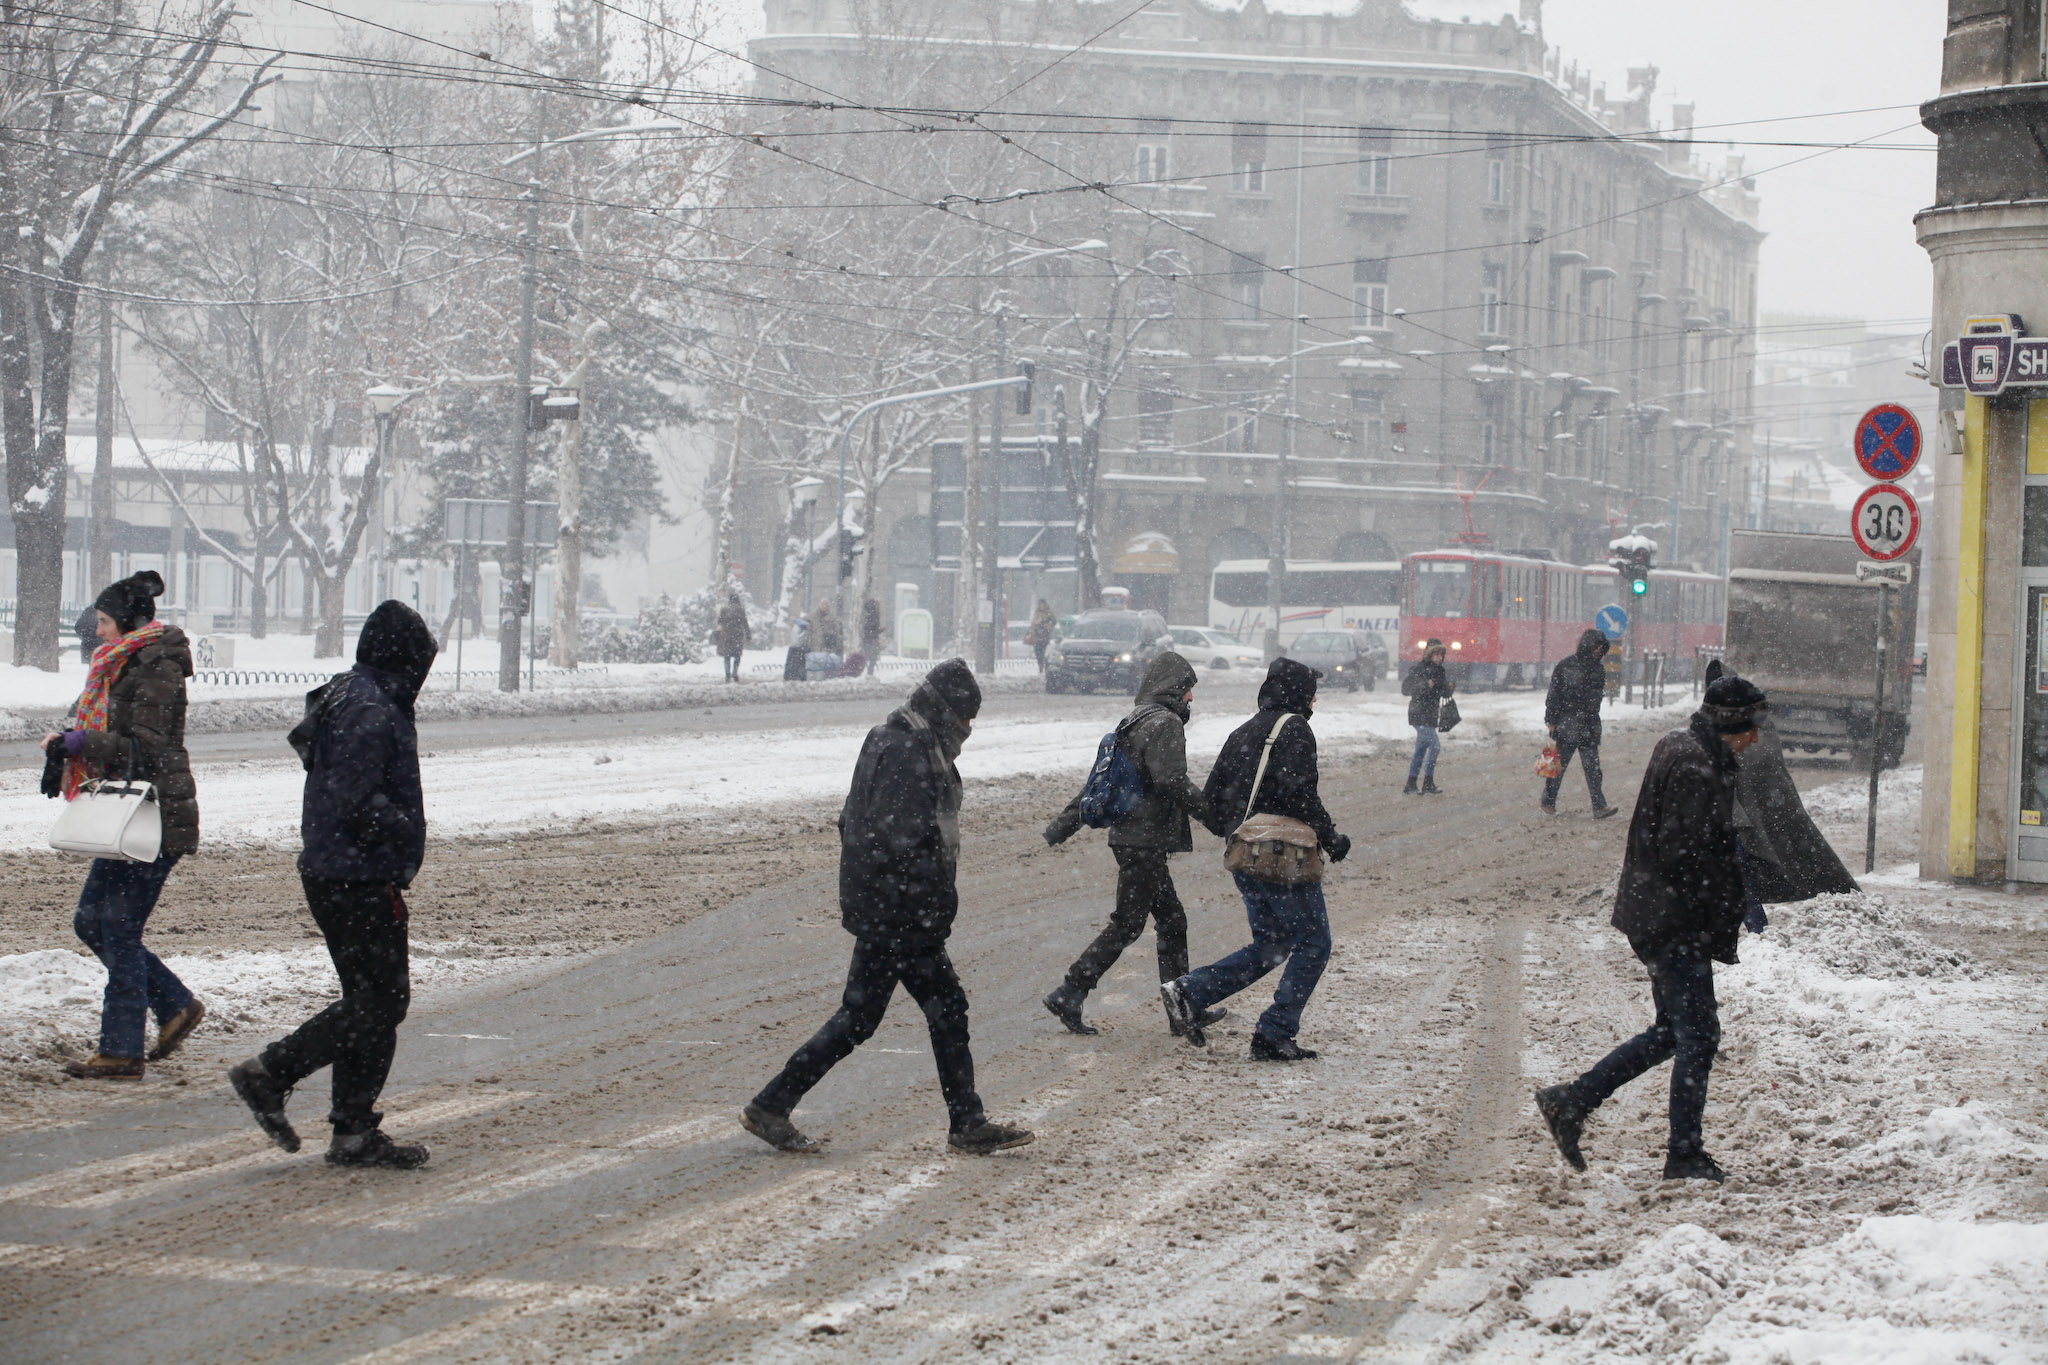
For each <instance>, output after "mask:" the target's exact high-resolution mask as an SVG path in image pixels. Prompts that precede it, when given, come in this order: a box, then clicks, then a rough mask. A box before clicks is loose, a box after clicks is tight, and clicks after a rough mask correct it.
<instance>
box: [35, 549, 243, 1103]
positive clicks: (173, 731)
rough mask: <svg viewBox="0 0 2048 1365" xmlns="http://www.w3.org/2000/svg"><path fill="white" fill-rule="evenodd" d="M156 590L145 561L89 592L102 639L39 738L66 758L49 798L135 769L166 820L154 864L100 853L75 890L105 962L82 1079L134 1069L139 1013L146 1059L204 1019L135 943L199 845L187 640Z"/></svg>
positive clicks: (71, 1066)
mask: <svg viewBox="0 0 2048 1365" xmlns="http://www.w3.org/2000/svg"><path fill="white" fill-rule="evenodd" d="M163 590H164V580H163V579H162V578H161V577H160V576H159V575H157V574H155V573H152V572H150V571H149V570H147V569H145V570H143V571H142V572H141V573H138V574H135V575H133V576H131V577H128V578H124V579H122V580H121V581H120V582H118V583H113V584H110V585H108V587H107V588H106V590H105V591H103V592H101V593H100V595H99V597H98V598H97V599H95V600H94V602H93V607H94V609H95V612H96V613H97V621H98V626H99V638H100V640H101V641H102V642H103V643H102V644H101V645H100V646H99V648H98V649H96V650H94V651H93V656H92V666H91V667H90V668H89V669H88V670H87V672H86V678H85V690H84V691H82V692H80V693H79V695H78V701H77V703H76V704H75V706H74V707H73V715H72V722H73V723H72V727H71V728H70V729H68V730H66V731H65V732H64V733H63V734H61V735H55V734H52V735H45V736H44V737H43V751H44V753H45V755H46V756H48V757H49V758H50V759H51V761H52V764H53V765H54V764H55V763H56V762H57V761H58V760H60V759H61V762H62V769H61V774H60V775H59V774H52V776H53V777H54V779H55V780H54V781H48V780H46V783H45V786H44V795H46V796H53V797H54V796H58V795H61V796H63V798H64V799H65V800H67V801H70V800H74V799H76V798H77V796H78V792H79V788H80V787H82V786H83V785H84V784H85V783H86V782H87V781H90V780H93V779H96V778H101V777H123V776H132V777H134V778H135V779H137V780H141V781H147V782H149V783H151V784H152V785H154V786H155V788H156V799H157V806H158V810H159V812H160V813H161V816H162V821H163V842H162V844H161V845H160V847H159V850H158V853H157V856H156V859H155V861H153V862H147V863H138V862H128V861H125V860H123V859H118V858H95V859H93V863H92V870H91V871H90V872H88V873H87V874H86V878H85V889H84V890H83V891H82V892H80V893H79V897H78V914H77V916H76V917H75V918H74V919H73V921H72V926H73V928H74V929H76V931H77V933H78V937H79V938H80V939H81V940H82V941H83V942H84V943H85V946H86V947H88V948H90V949H92V951H93V955H94V956H96V957H98V958H99V960H100V962H101V963H102V964H104V965H105V967H106V969H107V992H106V998H105V1001H104V1003H103V1004H102V1006H101V1008H100V1045H99V1051H98V1052H97V1053H95V1054H94V1055H93V1056H91V1057H89V1058H87V1059H86V1060H84V1061H82V1062H71V1063H68V1064H66V1066H65V1068H64V1070H65V1071H66V1072H67V1073H69V1074H70V1075H73V1076H77V1077H80V1078H82V1079H88V1080H139V1079H140V1078H141V1076H142V1069H143V1061H144V1056H143V1046H142V1043H143V1028H144V1016H145V1015H148V1014H152V1013H153V1014H155V1015H156V1018H157V1034H156V1047H155V1048H154V1049H153V1050H151V1051H150V1053H149V1054H148V1060H149V1061H161V1060H162V1059H163V1058H165V1057H168V1056H169V1055H170V1054H171V1053H173V1052H175V1051H177V1050H178V1047H179V1046H180V1045H181V1044H182V1043H184V1041H185V1039H186V1037H187V1036H189V1035H190V1034H191V1032H192V1030H193V1029H195V1028H197V1027H198V1026H199V1021H200V1020H202V1019H204V1018H205V1017H206V1006H205V1005H203V1004H201V1003H200V1001H199V999H198V998H197V997H196V996H194V995H193V994H192V992H191V991H189V990H187V989H186V988H185V983H184V982H182V981H180V980H178V978H177V976H176V975H174V974H173V973H172V971H171V969H170V968H168V967H166V966H165V965H164V964H163V963H162V961H160V960H159V959H158V958H157V956H156V954H154V953H152V952H150V951H149V949H147V948H145V947H143V946H142V931H143V928H144V926H145V925H147V924H148V923H149V916H150V912H151V911H153V910H155V909H156V902H157V897H158V896H160V895H161V894H162V893H163V889H164V879H165V878H167V877H169V876H170V874H171V869H172V868H173V867H175V866H177V863H178V860H179V859H180V858H182V857H184V856H185V855H186V854H188V853H192V852H196V851H197V850H198V848H199V796H198V788H197V787H196V786H195V785H194V783H193V781H192V760H191V759H190V758H189V757H188V756H187V755H186V753H185V679H187V678H189V677H191V676H192V647H191V643H190V641H188V640H187V639H186V638H185V632H184V631H182V630H179V629H178V628H177V627H176V626H166V625H164V624H163V623H162V622H160V621H158V620H157V619H156V599H157V598H158V597H160V596H162V595H163ZM131 766H132V767H133V769H134V771H133V772H132V774H131V773H130V772H129V769H130V767H131ZM53 786H54V787H55V788H56V790H52V789H51V788H52V787H53Z"/></svg>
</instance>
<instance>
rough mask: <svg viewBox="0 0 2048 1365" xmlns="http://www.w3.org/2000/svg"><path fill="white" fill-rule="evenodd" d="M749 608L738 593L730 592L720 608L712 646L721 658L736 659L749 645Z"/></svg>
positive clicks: (712, 635) (712, 634)
mask: <svg viewBox="0 0 2048 1365" xmlns="http://www.w3.org/2000/svg"><path fill="white" fill-rule="evenodd" d="M747 635H748V626H747V609H746V607H745V606H743V605H742V604H741V602H740V595H739V594H738V593H729V594H727V596H726V599H725V605H724V606H722V607H720V608H719V609H718V626H717V628H716V629H715V630H713V631H712V633H711V643H712V646H713V647H714V648H715V649H716V650H717V651H718V654H719V656H720V657H721V658H726V659H736V658H738V657H739V656H740V655H741V654H742V653H743V652H744V651H745V650H746V647H747Z"/></svg>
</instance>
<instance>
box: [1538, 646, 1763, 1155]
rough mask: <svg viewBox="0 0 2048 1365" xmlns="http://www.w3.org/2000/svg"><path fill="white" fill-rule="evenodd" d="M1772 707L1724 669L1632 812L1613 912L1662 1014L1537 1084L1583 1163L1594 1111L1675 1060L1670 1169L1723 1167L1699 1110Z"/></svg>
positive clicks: (1553, 1122) (1736, 926) (1546, 1117)
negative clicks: (1749, 779) (1564, 1078)
mask: <svg viewBox="0 0 2048 1365" xmlns="http://www.w3.org/2000/svg"><path fill="white" fill-rule="evenodd" d="M1764 706H1765V698H1764V694H1763V693H1762V692H1761V691H1759V690H1758V689H1757V688H1756V686H1755V685H1754V684H1752V683H1750V682H1747V681H1745V680H1744V679H1741V678H1734V677H1724V678H1720V679H1718V680H1717V681H1715V682H1714V683H1712V684H1711V685H1709V686H1708V688H1707V691H1706V695H1705V697H1704V698H1703V699H1702V701H1701V704H1700V709H1699V710H1698V711H1697V712H1695V713H1694V715H1693V717H1692V720H1691V722H1690V723H1689V724H1688V725H1687V726H1686V728H1685V729H1683V730H1673V731H1672V732H1671V733H1670V734H1667V735H1665V736H1664V738H1663V739H1661V740H1659V741H1658V742H1657V748H1656V750H1655V751H1654V752H1653V753H1652V754H1651V755H1650V766H1649V768H1648V769H1647V770H1646V771H1645V772H1644V773H1643V788H1642V791H1641V793H1640V794H1639V795H1638V796H1637V797H1636V811H1635V815H1634V817H1633V818H1632V819H1631V820H1630V821H1629V828H1628V851H1627V853H1626V855H1625V856H1624V857H1623V860H1622V864H1621V885H1620V887H1619V889H1618V890H1617V891H1616V893H1615V897H1614V917H1613V920H1612V923H1613V925H1614V927H1615V928H1617V929H1619V930H1621V932H1622V933H1623V934H1625V935H1627V936H1628V943H1629V947H1630V948H1631V949H1633V950H1634V951H1635V955H1636V957H1637V958H1638V959H1640V960H1641V961H1642V963H1643V965H1644V966H1645V967H1646V968H1648V970H1649V974H1650V995H1651V998H1652V999H1653V1000H1654V1001H1655V1002H1656V1007H1657V1018H1656V1021H1655V1022H1654V1023H1652V1024H1651V1025H1650V1027H1649V1028H1648V1029H1646V1030H1644V1031H1643V1032H1642V1033H1639V1034H1637V1035H1636V1036H1635V1037H1633V1038H1631V1039H1629V1040H1628V1041H1627V1042H1625V1043H1623V1044H1622V1045H1621V1046H1620V1047H1617V1048H1615V1049H1614V1051H1612V1052H1610V1053H1608V1054H1607V1056H1606V1057H1605V1058H1603V1059H1602V1060H1601V1061H1600V1062H1599V1063H1598V1064H1597V1065H1596V1066H1594V1067H1593V1069H1592V1070H1590V1071H1588V1072H1586V1073H1585V1074H1584V1075H1582V1076H1580V1077H1579V1078H1578V1079H1577V1080H1575V1081H1572V1082H1570V1083H1568V1084H1565V1085H1553V1086H1550V1087H1548V1088H1547V1089H1544V1090H1539V1091H1537V1092H1536V1107H1537V1110H1538V1111H1539V1112H1540V1113H1541V1114H1542V1115H1543V1121H1544V1124H1545V1125H1546V1126H1547V1127H1548V1128H1549V1129H1550V1135H1551V1138H1552V1139H1553V1140H1554V1141H1555V1142H1556V1143H1557V1148H1558V1151H1559V1152H1561V1153H1563V1155H1564V1159H1565V1160H1566V1161H1568V1162H1569V1163H1571V1166H1572V1168H1573V1169H1574V1170H1580V1171H1583V1170H1585V1169H1586V1159H1585V1157H1584V1155H1583V1154H1582V1153H1581V1152H1580V1150H1579V1143H1580V1139H1581V1138H1582V1136H1583V1135H1584V1130H1585V1124H1586V1117H1587V1116H1588V1115H1589V1114H1591V1113H1592V1112H1593V1111H1594V1110H1595V1109H1597V1108H1599V1107H1600V1105H1601V1104H1602V1103H1603V1102H1604V1101H1605V1100H1606V1099H1607V1097H1608V1096H1610V1095H1612V1094H1613V1093H1614V1092H1615V1091H1616V1090H1619V1089H1620V1088H1621V1087H1622V1086H1624V1085H1626V1084H1628V1083H1629V1082H1630V1081H1632V1080H1634V1079H1635V1078H1636V1077H1638V1076H1640V1075H1642V1074H1643V1073H1644V1072H1645V1071H1648V1070H1649V1069H1650V1068H1651V1067H1653V1066H1656V1065H1658V1064H1659V1063H1661V1062H1663V1061H1666V1060H1670V1061H1671V1063H1672V1067H1671V1101H1670V1124H1671V1133H1670V1139H1669V1142H1668V1145H1667V1148H1666V1155H1665V1159H1664V1178H1665V1179H1666V1180H1695V1179H1696V1180H1712V1181H1717V1182H1718V1181H1720V1180H1722V1179H1724V1178H1725V1177H1724V1174H1723V1172H1722V1170H1721V1167H1720V1166H1719V1165H1718V1164H1717V1163H1716V1162H1715V1160H1714V1159H1713V1157H1711V1156H1709V1155H1707V1151H1706V1145H1705V1139H1704V1135H1703V1133H1702V1131H1701V1120H1702V1116H1703V1114H1704V1113H1705V1110H1706V1104H1707V1078H1708V1076H1709V1075H1710V1074H1711V1072H1712V1071H1713V1066H1714V1052H1715V1050H1716V1049H1717V1048H1718V1047H1719V1046H1720V1043H1721V1020H1720V1008H1719V1006H1718V1004H1717V1003H1716V1001H1715V999H1714V963H1716V962H1726V963H1729V964H1733V963H1734V962H1735V961H1736V956H1735V948H1736V939H1737V937H1738V936H1739V934H1740V931H1741V928H1742V919H1743V913H1744V909H1745V903H1744V896H1743V879H1742V863H1741V858H1740V854H1739V853H1738V851H1737V848H1736V842H1735V811H1734V806H1735V787H1736V777H1737V773H1738V771H1739V769H1740V767H1741V764H1740V763H1739V761H1738V758H1739V756H1740V755H1741V754H1742V752H1743V751H1744V750H1746V749H1748V748H1749V747H1750V746H1751V745H1753V744H1755V743H1756V740H1757V718H1758V717H1759V716H1760V715H1761V714H1762V712H1763V709H1764Z"/></svg>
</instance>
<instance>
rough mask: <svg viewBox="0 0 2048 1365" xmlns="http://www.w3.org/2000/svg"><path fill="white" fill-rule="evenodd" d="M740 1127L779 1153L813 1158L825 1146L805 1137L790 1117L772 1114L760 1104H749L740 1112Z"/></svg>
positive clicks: (815, 1139)
mask: <svg viewBox="0 0 2048 1365" xmlns="http://www.w3.org/2000/svg"><path fill="white" fill-rule="evenodd" d="M740 1127H742V1128H744V1129H746V1130H747V1131H748V1132H750V1133H752V1134H753V1135H754V1136H755V1137H757V1138H759V1139H761V1141H763V1142H765V1143H767V1144H768V1145H769V1146H770V1147H773V1148H775V1149H776V1150H777V1151H779V1152H795V1153H797V1154H799V1155H801V1156H811V1155H814V1154H815V1153H817V1152H819V1151H822V1150H823V1149H824V1146H825V1144H824V1143H823V1142H820V1141H819V1140H818V1139H817V1138H813V1137H805V1136H804V1135H803V1133H802V1132H801V1131H799V1130H798V1128H797V1126H796V1125H795V1124H794V1123H791V1122H790V1121H789V1115H787V1114H771V1113H769V1112H768V1111H767V1110H766V1109H763V1108H762V1107H761V1106H760V1105H758V1104H749V1105H748V1106H747V1107H746V1108H744V1109H742V1110H740Z"/></svg>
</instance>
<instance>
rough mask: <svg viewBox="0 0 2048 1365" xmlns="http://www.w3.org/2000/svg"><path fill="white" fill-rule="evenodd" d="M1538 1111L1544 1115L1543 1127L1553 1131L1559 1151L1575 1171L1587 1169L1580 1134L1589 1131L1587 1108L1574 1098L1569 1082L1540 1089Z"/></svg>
mask: <svg viewBox="0 0 2048 1365" xmlns="http://www.w3.org/2000/svg"><path fill="white" fill-rule="evenodd" d="M1536 1112H1537V1113H1539V1114H1541V1115H1543V1126H1544V1127H1546V1128H1548V1129H1549V1130H1550V1140H1551V1141H1552V1142H1555V1143H1556V1144H1557V1150H1558V1151H1559V1152H1560V1153H1562V1154H1563V1156H1564V1159H1565V1160H1566V1161H1568V1162H1570V1163H1571V1167H1572V1169H1573V1170H1575V1171H1583V1170H1585V1169H1586V1158H1585V1156H1584V1155H1583V1154H1582V1153H1581V1152H1580V1151H1579V1137H1580V1135H1581V1134H1582V1133H1584V1132H1585V1130H1586V1111H1585V1110H1584V1109H1581V1108H1580V1107H1579V1102H1578V1101H1577V1100H1575V1099H1573V1098H1572V1088H1571V1087H1570V1086H1568V1085H1553V1086H1551V1087H1549V1088H1548V1089H1545V1090H1539V1091H1537V1092H1536Z"/></svg>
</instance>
